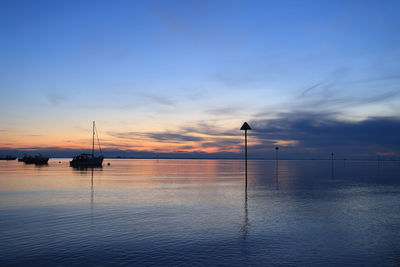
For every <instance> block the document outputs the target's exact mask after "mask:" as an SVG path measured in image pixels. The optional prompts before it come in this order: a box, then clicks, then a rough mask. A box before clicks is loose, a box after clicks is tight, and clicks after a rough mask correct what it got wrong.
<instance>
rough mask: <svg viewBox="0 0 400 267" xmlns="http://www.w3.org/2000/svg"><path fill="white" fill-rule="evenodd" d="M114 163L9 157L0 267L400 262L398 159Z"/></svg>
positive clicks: (0, 215)
mask: <svg viewBox="0 0 400 267" xmlns="http://www.w3.org/2000/svg"><path fill="white" fill-rule="evenodd" d="M107 162H110V163H111V165H110V166H107V165H105V166H104V167H103V168H102V169H94V170H93V172H92V170H74V169H72V168H70V167H68V161H67V160H61V163H58V160H50V162H49V166H43V167H40V168H39V167H35V166H32V165H24V164H22V163H18V162H16V161H13V162H6V161H2V162H0V265H2V266H5V265H7V266H9V265H44V264H45V265H78V264H79V265H117V264H123V265H158V266H165V265H185V266H192V265H203V266H204V265H227V266H235V265H250V266H267V265H301V266H310V265H321V266H327V265H349V264H354V265H389V266H390V265H399V264H400V175H399V174H400V163H399V162H384V163H380V164H379V165H378V163H377V162H357V161H346V162H344V161H335V163H334V172H333V174H332V171H331V162H330V161H280V162H279V167H278V169H276V165H275V162H274V161H250V162H249V174H248V179H249V186H248V193H247V199H246V195H245V192H244V173H243V170H244V168H243V162H242V161H230V160H105V163H107ZM92 174H93V179H92Z"/></svg>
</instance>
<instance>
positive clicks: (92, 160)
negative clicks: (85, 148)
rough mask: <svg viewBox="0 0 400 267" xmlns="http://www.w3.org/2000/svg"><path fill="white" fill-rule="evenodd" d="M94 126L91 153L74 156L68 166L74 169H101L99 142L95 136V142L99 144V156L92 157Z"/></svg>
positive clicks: (101, 157)
mask: <svg viewBox="0 0 400 267" xmlns="http://www.w3.org/2000/svg"><path fill="white" fill-rule="evenodd" d="M95 132H97V130H96V125H95V122H93V140H92V153H91V154H86V153H83V154H79V155H77V156H75V157H74V158H73V159H72V160H71V161H70V162H69V166H70V167H74V168H86V167H102V166H103V159H104V157H103V155H102V153H101V147H100V141H99V138H98V134H97V141H98V143H99V150H100V156H97V157H95V155H94V136H95Z"/></svg>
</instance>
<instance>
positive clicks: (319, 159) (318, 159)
mask: <svg viewBox="0 0 400 267" xmlns="http://www.w3.org/2000/svg"><path fill="white" fill-rule="evenodd" d="M50 159H71V157H53V158H50ZM104 159H155V160H157V159H163V160H165V159H169V160H174V159H182V160H183V159H184V160H243V158H197V157H190V158H185V157H158V158H157V157H105V158H104ZM248 160H265V161H275V159H267V158H249V159H248ZM285 160H304V161H321V160H322V161H331V160H332V159H329V158H325V159H324V158H312V159H300V158H297V159H296V158H291V159H289V158H283V159H279V161H285ZM333 161H376V162H384V161H385V162H389V161H390V162H400V160H399V159H384V160H382V159H347V158H339V159H333Z"/></svg>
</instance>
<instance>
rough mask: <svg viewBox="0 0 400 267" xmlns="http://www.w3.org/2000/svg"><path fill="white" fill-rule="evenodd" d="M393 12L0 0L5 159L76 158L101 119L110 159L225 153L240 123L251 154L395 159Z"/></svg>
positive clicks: (397, 78)
mask: <svg viewBox="0 0 400 267" xmlns="http://www.w3.org/2000/svg"><path fill="white" fill-rule="evenodd" d="M399 14H400V1H361V0H360V1H349V0H346V1H324V0H322V1H303V0H302V1H236V0H233V1H222V0H218V1H172V0H167V1H82V0H81V1H67V0H60V1H54V0H52V1H36V0H35V1H31V0H29V1H20V0H10V1H7V0H2V1H0V33H1V34H0V90H1V98H0V151H15V150H18V151H25V150H38V151H54V153H55V152H57V153H58V154H57V153H55V155H60V153H62V151H74V152H75V151H81V150H85V149H87V148H89V147H90V144H91V124H92V121H96V124H97V127H98V131H99V135H100V139H101V143H102V148H104V149H105V150H106V153H107V151H108V153H113V154H112V155H117V154H118V153H119V151H125V153H128V152H129V153H130V154H129V155H142V154H140V153H148V154H146V155H152V154H163V153H168V154H171V155H176V154H179V153H185V154H187V155H200V154H201V155H203V156H207V155H209V156H232V155H236V154H237V153H240V152H241V151H242V147H243V132H241V131H240V130H239V128H240V126H241V125H242V124H243V122H244V121H247V122H248V123H249V124H250V126H251V127H252V128H253V130H251V131H250V133H249V146H250V147H249V153H250V156H253V157H265V158H269V157H273V156H274V153H275V152H274V148H275V146H279V147H280V148H281V149H280V151H281V153H282V155H283V157H286V158H291V157H304V158H310V157H325V156H326V157H328V155H330V153H331V152H332V151H334V152H335V154H336V155H337V156H338V157H348V158H351V157H354V158H357V157H371V158H376V157H377V156H391V157H400V113H399V112H400V16H399ZM82 152H83V151H82ZM121 153H122V152H121ZM135 153H136V154H135ZM206 153H208V154H206ZM106 155H107V154H106ZM110 155H111V154H110ZM123 155H125V154H123Z"/></svg>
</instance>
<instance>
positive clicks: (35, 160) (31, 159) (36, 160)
mask: <svg viewBox="0 0 400 267" xmlns="http://www.w3.org/2000/svg"><path fill="white" fill-rule="evenodd" d="M18 161H22V162H24V163H26V164H37V165H43V164H47V162H48V161H49V157H43V156H42V155H41V154H39V155H36V156H31V155H26V154H25V155H24V156H23V157H22V158H19V159H18Z"/></svg>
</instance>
